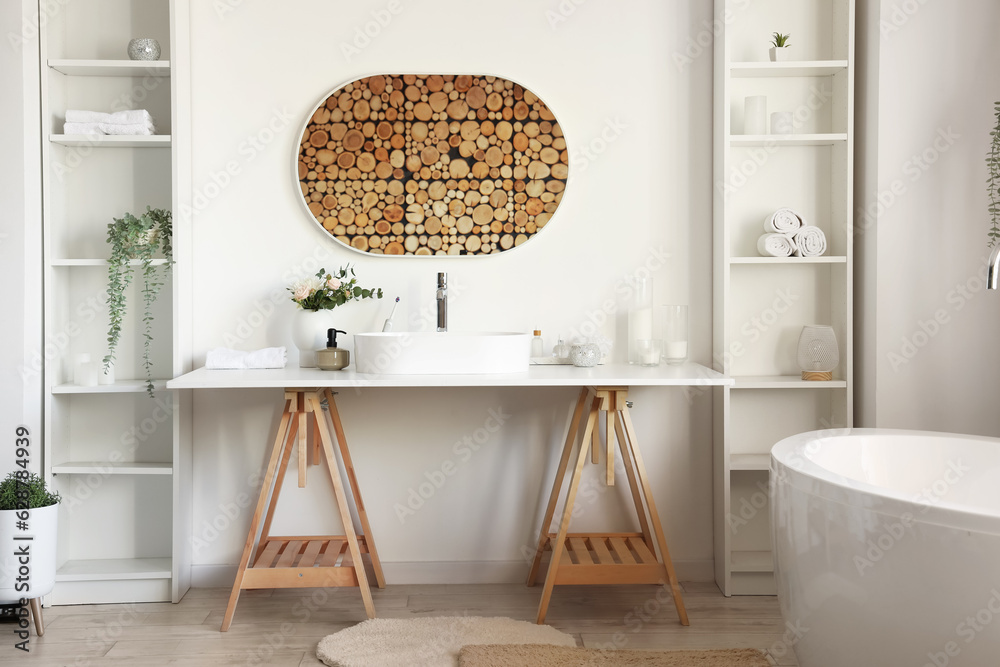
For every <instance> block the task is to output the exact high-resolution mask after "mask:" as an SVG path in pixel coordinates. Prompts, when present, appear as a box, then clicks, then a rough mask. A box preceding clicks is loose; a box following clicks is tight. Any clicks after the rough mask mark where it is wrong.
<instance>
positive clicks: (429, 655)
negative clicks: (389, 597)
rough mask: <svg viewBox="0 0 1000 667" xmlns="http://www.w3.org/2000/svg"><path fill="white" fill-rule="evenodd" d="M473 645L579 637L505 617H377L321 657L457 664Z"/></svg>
mask: <svg viewBox="0 0 1000 667" xmlns="http://www.w3.org/2000/svg"><path fill="white" fill-rule="evenodd" d="M467 644H542V645H544V644H550V645H556V646H576V641H575V640H574V639H573V637H572V636H571V635H568V634H566V633H565V632H560V631H559V630H556V629H555V628H552V627H549V626H547V625H535V624H534V623H529V622H527V621H516V620H514V619H512V618H504V617H492V618H483V617H479V616H436V617H431V618H409V619H399V618H375V619H372V620H370V621H365V622H363V623H359V624H358V625H355V626H353V627H350V628H347V629H346V630H341V631H340V632H336V633H334V634H332V635H328V636H326V637H324V638H323V639H321V640H320V642H319V644H318V645H317V646H316V657H317V658H319V659H320V660H322V661H323V662H325V663H326V664H328V665H330V666H331V667H457V665H458V652H459V651H460V650H461V649H462V647H463V646H466V645H467ZM539 664H543V663H539Z"/></svg>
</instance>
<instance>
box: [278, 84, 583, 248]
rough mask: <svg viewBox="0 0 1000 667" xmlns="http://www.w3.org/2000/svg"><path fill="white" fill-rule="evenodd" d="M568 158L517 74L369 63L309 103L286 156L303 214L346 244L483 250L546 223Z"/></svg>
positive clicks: (555, 127) (543, 109) (556, 130)
mask: <svg viewBox="0 0 1000 667" xmlns="http://www.w3.org/2000/svg"><path fill="white" fill-rule="evenodd" d="M568 165H569V156H568V154H567V152H566V140H565V139H564V138H563V134H562V130H561V129H560V127H559V123H557V122H556V119H555V116H553V114H552V112H551V111H550V110H549V108H548V107H547V106H546V105H545V103H544V102H542V100H541V99H539V98H538V96H537V95H535V94H534V93H532V92H531V91H530V90H527V89H525V88H524V87H523V86H520V85H518V84H516V83H514V82H512V81H508V80H506V79H501V78H500V77H495V76H475V75H438V74H432V75H427V76H418V75H413V74H404V75H390V74H379V75H375V76H370V77H366V78H364V79H357V80H355V81H352V82H351V83H348V84H347V85H345V86H343V87H341V88H339V89H337V90H336V91H334V92H333V93H332V94H331V95H330V96H329V97H328V98H326V100H324V102H323V103H322V104H320V106H319V107H318V108H317V109H316V111H315V112H314V113H313V114H312V117H311V118H310V119H309V122H308V123H306V128H305V131H304V132H303V134H302V140H301V142H300V143H299V154H298V165H297V167H298V179H299V185H300V187H301V190H302V196H303V197H304V198H305V203H306V206H307V207H308V208H309V212H310V213H311V214H312V216H313V218H314V219H315V220H316V221H317V222H318V223H319V224H320V225H321V226H322V227H323V228H324V229H325V230H326V231H327V232H329V233H330V234H331V235H333V237H334V238H335V239H337V240H338V241H340V242H341V243H344V244H345V245H347V246H349V247H351V248H353V249H355V250H358V251H360V252H367V253H374V254H382V255H485V254H495V253H498V252H502V251H504V250H510V249H511V248H515V247H517V246H519V245H521V244H522V243H524V242H526V241H527V240H528V239H530V238H531V237H532V236H534V235H535V234H537V233H538V232H540V231H541V230H542V229H543V228H544V227H545V226H546V225H547V224H548V222H549V220H550V219H551V218H552V214H553V213H555V210H556V207H558V206H559V201H560V200H561V199H562V195H563V190H564V188H565V187H566V178H567V176H568V171H569V169H568Z"/></svg>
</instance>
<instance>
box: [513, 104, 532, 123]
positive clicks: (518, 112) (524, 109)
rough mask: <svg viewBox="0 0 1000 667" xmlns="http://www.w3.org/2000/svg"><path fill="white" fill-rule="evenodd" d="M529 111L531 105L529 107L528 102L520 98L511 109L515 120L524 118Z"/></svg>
mask: <svg viewBox="0 0 1000 667" xmlns="http://www.w3.org/2000/svg"><path fill="white" fill-rule="evenodd" d="M530 111H531V107H529V106H528V104H527V103H526V102H525V101H524V100H521V101H520V102H517V103H516V104H515V105H514V109H513V112H514V118H516V119H517V120H524V119H525V118H527V117H528V113H529V112H530Z"/></svg>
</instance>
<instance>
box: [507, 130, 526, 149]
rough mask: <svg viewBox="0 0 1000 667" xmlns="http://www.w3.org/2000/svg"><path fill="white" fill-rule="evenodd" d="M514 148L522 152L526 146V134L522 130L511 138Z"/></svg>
mask: <svg viewBox="0 0 1000 667" xmlns="http://www.w3.org/2000/svg"><path fill="white" fill-rule="evenodd" d="M511 142H512V144H513V146H514V150H516V151H521V152H524V149H526V148H527V147H528V136H527V135H526V134H525V133H524V132H518V133H517V134H515V135H514V138H513V139H512V140H511Z"/></svg>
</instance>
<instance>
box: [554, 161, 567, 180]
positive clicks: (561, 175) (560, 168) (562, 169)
mask: <svg viewBox="0 0 1000 667" xmlns="http://www.w3.org/2000/svg"><path fill="white" fill-rule="evenodd" d="M568 176H569V167H568V166H566V165H565V164H562V163H561V162H557V163H556V164H554V165H552V178H558V179H560V180H563V181H564V180H566V178H567V177H568Z"/></svg>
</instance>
